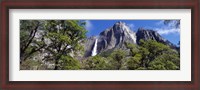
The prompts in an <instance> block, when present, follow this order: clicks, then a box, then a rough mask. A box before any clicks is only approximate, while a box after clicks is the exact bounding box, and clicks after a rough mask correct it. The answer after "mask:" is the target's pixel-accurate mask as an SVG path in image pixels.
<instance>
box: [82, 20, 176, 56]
mask: <svg viewBox="0 0 200 90" xmlns="http://www.w3.org/2000/svg"><path fill="white" fill-rule="evenodd" d="M141 39H143V40H149V39H151V40H155V41H157V42H160V43H163V44H166V45H169V46H170V47H172V48H176V46H175V45H173V44H172V43H171V42H169V41H168V40H166V39H164V38H163V37H161V36H160V35H159V34H158V33H157V32H156V31H154V30H150V29H144V28H139V29H138V31H137V33H135V32H134V31H133V30H131V29H130V27H129V26H128V25H127V24H126V23H124V22H121V21H119V22H116V23H115V24H114V25H113V26H112V27H110V28H108V29H106V30H104V31H102V32H101V33H100V34H99V35H98V36H93V37H90V38H88V39H87V40H86V43H85V44H84V47H85V57H88V56H91V55H92V52H95V55H96V54H98V53H101V52H104V51H108V50H114V49H117V48H120V49H126V46H125V42H128V43H133V44H139V40H141Z"/></svg>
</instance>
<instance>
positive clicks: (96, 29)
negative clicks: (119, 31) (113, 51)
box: [86, 20, 180, 45]
mask: <svg viewBox="0 0 200 90" xmlns="http://www.w3.org/2000/svg"><path fill="white" fill-rule="evenodd" d="M118 21H122V22H125V23H126V24H127V25H128V26H129V27H130V28H131V29H132V30H133V31H134V32H137V30H138V28H140V27H142V28H146V29H152V30H155V31H157V32H158V33H159V34H160V35H161V36H162V37H164V38H165V39H167V40H169V41H170V42H172V43H174V44H175V45H177V43H178V42H179V41H180V28H176V27H174V26H173V25H174V23H170V24H168V25H165V24H164V20H86V29H87V30H88V33H87V37H90V36H96V35H99V33H101V32H102V31H104V30H105V29H107V28H110V27H112V26H113V25H114V24H115V23H116V22H118Z"/></svg>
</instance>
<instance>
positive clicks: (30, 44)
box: [20, 20, 87, 70]
mask: <svg viewBox="0 0 200 90" xmlns="http://www.w3.org/2000/svg"><path fill="white" fill-rule="evenodd" d="M84 25H85V22H83V21H79V20H41V21H37V20H21V21H20V60H21V61H25V60H26V59H27V58H30V57H31V56H33V55H34V54H43V53H44V52H45V53H48V55H47V56H45V57H44V58H43V59H42V60H45V61H48V60H53V61H55V70H57V69H79V67H80V65H78V64H77V63H79V61H77V60H73V58H72V56H75V55H77V54H81V53H82V52H83V50H84V48H83V46H82V45H80V43H82V42H83V40H84V38H86V32H87V31H86V30H85V26H84ZM63 65H64V66H63ZM73 65H75V66H73Z"/></svg>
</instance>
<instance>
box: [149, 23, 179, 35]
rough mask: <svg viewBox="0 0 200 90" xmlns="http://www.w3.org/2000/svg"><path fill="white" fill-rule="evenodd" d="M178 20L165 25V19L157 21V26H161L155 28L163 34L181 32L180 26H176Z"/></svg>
mask: <svg viewBox="0 0 200 90" xmlns="http://www.w3.org/2000/svg"><path fill="white" fill-rule="evenodd" d="M176 23H177V21H176V20H175V21H171V22H170V23H168V24H167V25H164V20H162V21H159V22H157V23H155V25H157V26H161V27H159V28H153V30H156V31H157V32H158V33H159V34H161V35H168V34H180V27H176Z"/></svg>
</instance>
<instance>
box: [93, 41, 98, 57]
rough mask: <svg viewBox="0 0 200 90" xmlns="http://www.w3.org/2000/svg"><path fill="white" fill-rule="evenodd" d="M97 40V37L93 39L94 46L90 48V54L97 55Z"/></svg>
mask: <svg viewBox="0 0 200 90" xmlns="http://www.w3.org/2000/svg"><path fill="white" fill-rule="evenodd" d="M97 41H98V39H96V40H95V43H94V48H93V50H92V56H95V55H97Z"/></svg>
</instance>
